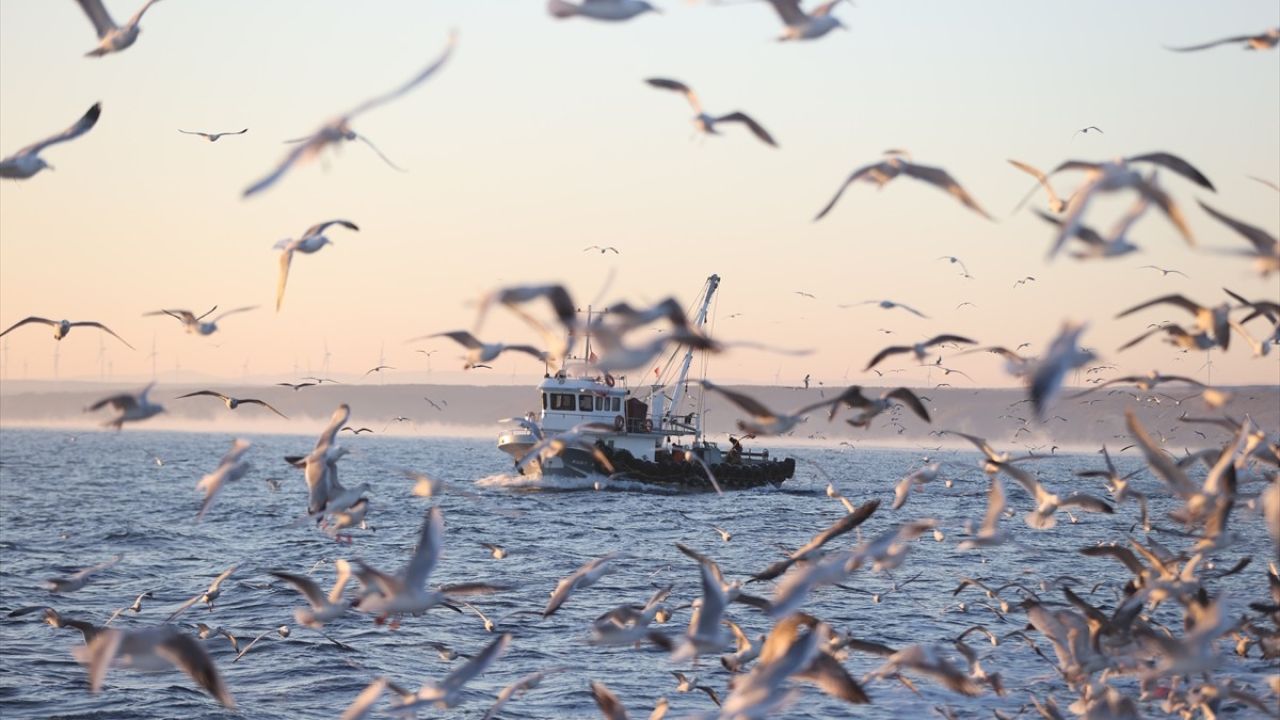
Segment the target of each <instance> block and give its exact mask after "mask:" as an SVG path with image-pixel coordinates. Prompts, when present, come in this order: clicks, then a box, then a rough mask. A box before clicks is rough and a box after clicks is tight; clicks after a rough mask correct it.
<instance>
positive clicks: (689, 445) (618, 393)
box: [498, 275, 796, 491]
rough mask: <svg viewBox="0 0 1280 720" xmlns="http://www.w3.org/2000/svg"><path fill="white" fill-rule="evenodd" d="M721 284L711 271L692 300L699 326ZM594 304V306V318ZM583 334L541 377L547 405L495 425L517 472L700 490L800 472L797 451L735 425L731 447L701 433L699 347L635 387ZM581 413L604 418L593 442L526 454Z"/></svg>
mask: <svg viewBox="0 0 1280 720" xmlns="http://www.w3.org/2000/svg"><path fill="white" fill-rule="evenodd" d="M719 285H720V277H719V276H718V275H712V276H710V277H708V278H707V281H706V284H705V285H704V286H703V289H702V292H701V294H700V295H699V298H698V300H697V302H696V303H695V307H696V308H697V309H696V311H695V312H694V314H693V320H692V322H691V323H690V325H691V327H692V328H693V329H695V330H698V331H702V329H703V326H705V324H706V322H707V314H708V311H709V309H710V307H711V300H712V298H713V297H714V295H715V292H716V289H717V288H718V287H719ZM605 312H608V311H607V310H605ZM590 313H591V310H590V309H588V326H589V325H590ZM585 342H586V348H585V350H584V353H583V356H582V357H581V358H576V359H575V358H570V359H568V360H566V362H565V363H564V366H563V367H561V368H559V369H558V370H557V371H556V372H555V373H554V374H553V373H550V372H548V373H547V374H546V375H545V376H544V377H543V380H542V382H540V383H539V384H538V401H539V403H540V404H541V408H540V409H539V410H534V411H530V412H529V413H527V414H526V415H525V417H524V419H523V420H521V421H519V424H518V425H516V426H513V427H511V428H509V429H506V430H504V431H503V432H501V433H500V434H499V435H498V449H499V450H501V451H502V452H505V453H507V454H508V455H510V456H511V458H512V461H513V463H515V469H516V471H517V472H519V473H521V474H523V475H532V476H547V477H566V478H586V477H590V476H607V477H609V478H611V479H621V480H630V481H634V482H640V483H646V484H652V485H659V486H664V487H668V488H671V489H677V490H694V491H697V490H712V489H714V488H715V487H717V486H718V487H720V488H722V489H743V488H753V487H760V486H763V485H775V486H776V485H779V484H781V483H782V482H783V481H785V480H788V479H790V478H791V477H792V475H794V474H795V467H796V464H795V460H794V459H792V458H786V459H785V460H779V459H777V458H773V457H770V455H769V451H768V450H749V449H747V448H745V447H743V445H742V443H741V442H740V441H739V440H738V439H737V438H735V437H733V436H732V435H731V436H729V447H728V449H724V448H722V447H720V446H719V445H718V444H717V443H715V442H712V441H710V440H707V439H706V438H705V437H704V435H703V432H702V415H703V400H702V394H701V393H698V395H697V398H696V399H695V398H693V397H692V396H691V395H690V394H689V392H688V376H689V369H690V367H691V366H692V364H693V356H694V351H693V349H692V348H686V349H685V350H684V352H683V353H681V351H680V349H679V348H676V349H675V350H673V351H672V353H671V355H670V356H669V357H668V358H667V360H666V362H665V367H663V366H659V367H655V368H654V372H653V375H654V381H653V382H652V383H651V384H648V385H642V386H639V387H636V388H632V387H628V383H627V378H626V377H618V378H615V377H613V376H612V375H610V374H609V373H606V372H603V371H601V370H600V369H599V368H597V367H596V366H595V363H594V362H593V360H594V357H595V356H594V355H593V354H592V352H591V348H590V343H591V337H590V335H589V334H588V335H587V336H586V337H585ZM704 372H705V366H704ZM668 391H669V392H670V395H668ZM686 403H688V404H689V405H690V407H688V408H687V409H686V408H685V404H686ZM583 423H594V424H595V425H596V426H597V427H600V428H601V430H600V431H599V432H597V433H594V434H593V435H592V436H591V437H593V438H595V447H594V450H595V452H593V451H591V450H588V449H586V448H580V447H569V448H566V449H565V450H564V451H563V452H561V453H559V454H557V455H555V456H553V457H548V458H541V459H539V458H530V459H526V458H527V457H528V455H529V453H530V451H531V450H532V449H533V448H534V446H535V445H536V444H537V443H538V441H539V439H541V438H543V437H551V436H554V435H556V434H557V433H562V432H565V431H568V430H569V429H571V428H573V427H575V426H578V425H581V424H583ZM603 428H612V429H611V430H607V431H606V430H604V429H603ZM604 461H607V463H608V464H607V465H606V464H605V462H604ZM610 466H611V468H612V470H610Z"/></svg>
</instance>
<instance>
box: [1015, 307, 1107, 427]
mask: <svg viewBox="0 0 1280 720" xmlns="http://www.w3.org/2000/svg"><path fill="white" fill-rule="evenodd" d="M1086 327H1087V325H1086V324H1085V323H1075V322H1065V323H1063V324H1062V330H1061V331H1060V332H1059V333H1058V336H1057V337H1056V338H1054V339H1053V342H1052V343H1050V345H1049V351H1048V352H1046V353H1045V355H1044V358H1042V359H1041V360H1040V361H1039V362H1038V363H1037V364H1036V366H1035V369H1034V370H1033V371H1032V373H1031V388H1030V389H1031V406H1032V407H1033V408H1035V411H1036V417H1038V418H1040V419H1042V420H1043V419H1044V416H1045V411H1047V410H1048V409H1049V406H1050V405H1052V404H1053V401H1054V399H1055V398H1057V396H1058V393H1059V391H1061V390H1062V382H1063V380H1065V379H1066V377H1067V373H1069V372H1071V371H1072V370H1074V369H1076V368H1079V367H1083V366H1085V365H1086V364H1088V363H1090V362H1093V361H1094V360H1095V359H1097V357H1098V356H1097V355H1095V354H1094V353H1093V351H1092V350H1086V349H1084V348H1081V347H1080V344H1079V343H1080V336H1081V335H1082V334H1083V333H1084V331H1085V328H1086Z"/></svg>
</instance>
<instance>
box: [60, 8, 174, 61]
mask: <svg viewBox="0 0 1280 720" xmlns="http://www.w3.org/2000/svg"><path fill="white" fill-rule="evenodd" d="M76 2H78V3H80V9H81V10H84V14H85V15H88V16H89V22H91V23H93V29H94V30H95V31H97V33H98V41H99V42H98V47H96V48H94V49H92V50H90V51H89V52H87V53H85V57H102V56H103V55H106V54H107V53H113V52H120V51H121V50H124V49H125V48H127V47H129V46H130V45H132V44H133V43H134V42H135V41H136V40H137V39H138V33H140V32H142V28H140V27H138V23H140V22H142V16H143V14H144V13H146V12H147V10H149V9H150V8H151V6H152V5H155V4H156V3H157V2H159V0H147V2H145V3H143V5H142V7H140V8H138V12H136V13H134V14H133V17H131V18H129V21H128V22H126V23H125V24H124V25H116V23H115V21H114V20H112V19H111V15H110V14H108V13H107V9H106V8H105V7H103V6H102V0H76Z"/></svg>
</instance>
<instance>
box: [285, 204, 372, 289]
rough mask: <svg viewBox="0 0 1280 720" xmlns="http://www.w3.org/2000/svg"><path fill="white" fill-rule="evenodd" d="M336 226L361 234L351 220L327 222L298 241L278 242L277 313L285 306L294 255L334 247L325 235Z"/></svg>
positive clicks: (312, 229) (306, 233)
mask: <svg viewBox="0 0 1280 720" xmlns="http://www.w3.org/2000/svg"><path fill="white" fill-rule="evenodd" d="M334 225H341V226H342V227H344V228H346V229H348V230H355V231H356V232H360V228H359V227H357V226H356V224H355V223H353V222H351V221H350V220H326V221H324V222H321V223H316V224H315V225H312V226H311V227H309V228H307V229H306V231H305V232H303V233H302V237H300V238H298V239H296V240H292V239H289V238H285V239H284V240H280V241H277V242H276V244H275V245H274V246H273V247H274V248H275V249H276V250H279V251H280V276H279V279H278V280H277V281H276V312H280V306H281V305H282V304H284V286H285V284H286V283H288V282H289V266H290V265H292V264H293V254H294V253H295V252H300V253H302V254H303V255H310V254H312V253H314V252H317V251H319V250H320V248H322V247H324V246H325V245H332V244H333V241H332V240H330V239H329V238H328V237H327V236H326V235H325V234H324V231H325V230H328V229H329V228H331V227H333V226H334Z"/></svg>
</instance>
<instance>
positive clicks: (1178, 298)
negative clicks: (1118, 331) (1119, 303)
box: [1116, 295, 1200, 318]
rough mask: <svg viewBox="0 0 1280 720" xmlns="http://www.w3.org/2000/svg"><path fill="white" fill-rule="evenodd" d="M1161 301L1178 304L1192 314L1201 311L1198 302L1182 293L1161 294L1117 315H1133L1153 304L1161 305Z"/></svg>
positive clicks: (1120, 316)
mask: <svg viewBox="0 0 1280 720" xmlns="http://www.w3.org/2000/svg"><path fill="white" fill-rule="evenodd" d="M1161 303H1169V304H1170V305H1176V306H1178V307H1180V308H1182V309H1183V310H1186V311H1187V312H1189V313H1191V314H1192V315H1195V314H1197V313H1199V312H1200V306H1199V305H1197V304H1196V303H1194V302H1192V301H1190V300H1188V299H1187V298H1185V297H1183V296H1182V295H1162V296H1160V297H1158V298H1155V299H1154V300H1148V301H1146V302H1144V303H1140V304H1138V305H1134V306H1133V307H1131V308H1129V309H1128V310H1125V311H1124V312H1122V313H1120V314H1119V315H1116V317H1117V318H1122V317H1125V316H1126V315H1132V314H1133V313H1136V312H1138V311H1139V310H1145V309H1147V308H1149V307H1151V306H1152V305H1159V304H1161Z"/></svg>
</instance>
